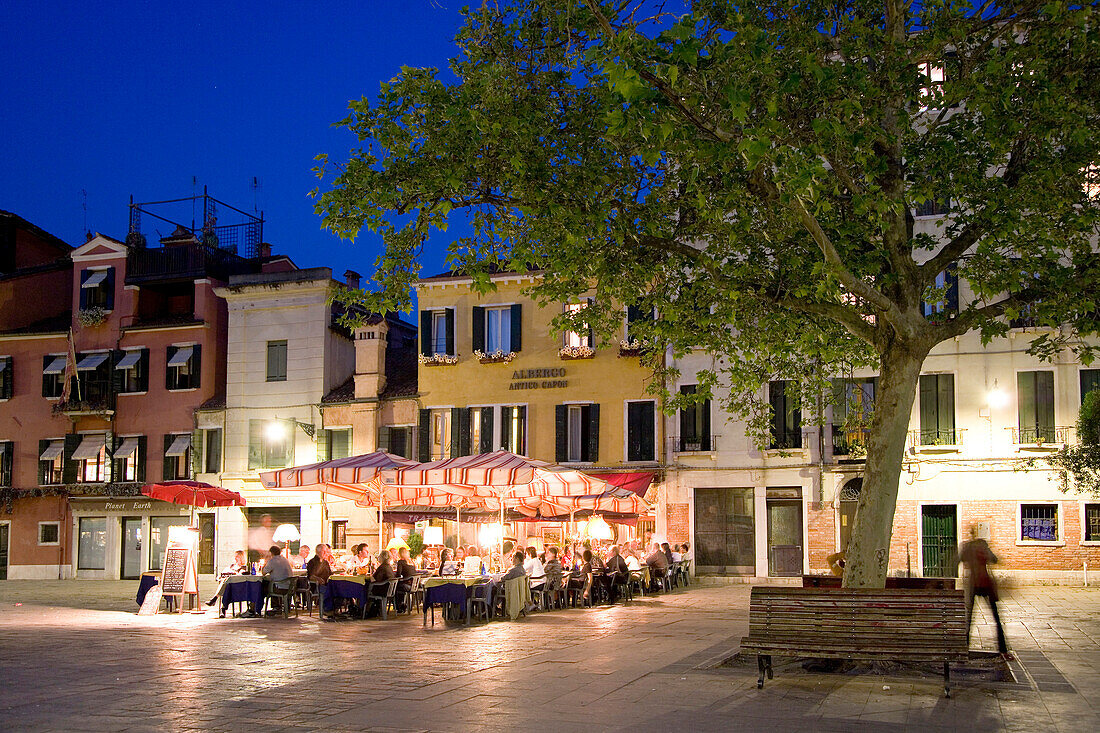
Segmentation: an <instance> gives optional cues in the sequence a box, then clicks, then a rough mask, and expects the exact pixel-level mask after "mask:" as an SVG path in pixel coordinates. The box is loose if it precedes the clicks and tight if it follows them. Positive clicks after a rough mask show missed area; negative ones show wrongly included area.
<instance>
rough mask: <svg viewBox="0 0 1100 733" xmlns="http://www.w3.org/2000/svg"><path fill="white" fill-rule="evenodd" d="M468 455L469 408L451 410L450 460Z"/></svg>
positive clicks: (453, 408)
mask: <svg viewBox="0 0 1100 733" xmlns="http://www.w3.org/2000/svg"><path fill="white" fill-rule="evenodd" d="M469 454H470V408H469V407H452V408H451V458H457V457H458V456H467V455H469Z"/></svg>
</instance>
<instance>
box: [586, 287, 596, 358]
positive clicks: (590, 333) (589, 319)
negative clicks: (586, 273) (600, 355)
mask: <svg viewBox="0 0 1100 733" xmlns="http://www.w3.org/2000/svg"><path fill="white" fill-rule="evenodd" d="M595 302H596V299H595V298H587V299H586V300H585V303H586V304H587V306H588V308H592V304H593V303H595ZM586 322H587V323H588V347H589V348H590V349H594V348H596V339H595V333H594V332H593V331H592V313H591V311H590V312H589V313H588V316H587V318H586Z"/></svg>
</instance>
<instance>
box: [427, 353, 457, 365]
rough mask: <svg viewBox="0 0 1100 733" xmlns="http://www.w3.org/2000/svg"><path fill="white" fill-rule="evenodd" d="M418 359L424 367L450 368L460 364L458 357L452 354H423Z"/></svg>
mask: <svg viewBox="0 0 1100 733" xmlns="http://www.w3.org/2000/svg"><path fill="white" fill-rule="evenodd" d="M417 359H418V361H419V362H420V363H421V364H423V365H424V366H450V365H451V364H457V363H458V356H452V355H451V354H432V355H431V356H426V355H424V354H421V355H420V356H419V357H417Z"/></svg>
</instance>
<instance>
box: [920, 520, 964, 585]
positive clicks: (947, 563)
mask: <svg viewBox="0 0 1100 733" xmlns="http://www.w3.org/2000/svg"><path fill="white" fill-rule="evenodd" d="M920 511H921V522H920V525H921V537H920V541H921V565H922V566H923V571H924V572H923V574H924V577H926V578H954V577H956V576H957V575H958V574H959V573H958V571H959V559H958V557H959V556H958V549H959V532H958V525H957V523H956V516H955V515H956V512H955V505H954V504H936V505H928V506H922V507H921V510H920Z"/></svg>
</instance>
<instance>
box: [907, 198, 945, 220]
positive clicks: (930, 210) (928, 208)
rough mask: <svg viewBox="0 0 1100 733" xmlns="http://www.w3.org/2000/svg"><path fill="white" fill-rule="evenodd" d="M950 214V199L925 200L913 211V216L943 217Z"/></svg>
mask: <svg viewBox="0 0 1100 733" xmlns="http://www.w3.org/2000/svg"><path fill="white" fill-rule="evenodd" d="M950 213H951V199H949V198H947V197H935V196H933V197H932V198H927V199H925V200H924V201H921V202H920V203H919V204H917V205H916V207H915V208H914V210H913V215H914V216H945V215H947V214H950Z"/></svg>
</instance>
